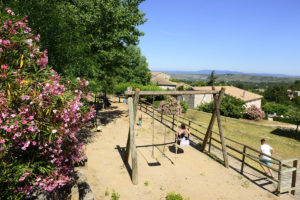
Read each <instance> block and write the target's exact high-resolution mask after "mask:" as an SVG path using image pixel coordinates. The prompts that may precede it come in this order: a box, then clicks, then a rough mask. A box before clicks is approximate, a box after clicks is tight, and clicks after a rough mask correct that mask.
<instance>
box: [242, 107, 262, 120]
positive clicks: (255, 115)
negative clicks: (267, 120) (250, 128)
mask: <svg viewBox="0 0 300 200" xmlns="http://www.w3.org/2000/svg"><path fill="white" fill-rule="evenodd" d="M246 115H247V118H248V119H254V120H256V121H259V120H262V119H263V118H264V117H265V112H264V111H263V110H262V109H260V108H259V107H257V106H256V105H254V104H252V105H251V106H250V107H249V108H247V114H246Z"/></svg>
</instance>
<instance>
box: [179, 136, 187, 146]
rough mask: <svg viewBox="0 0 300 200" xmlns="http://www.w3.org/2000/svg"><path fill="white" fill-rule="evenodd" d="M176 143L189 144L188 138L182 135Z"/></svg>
mask: <svg viewBox="0 0 300 200" xmlns="http://www.w3.org/2000/svg"><path fill="white" fill-rule="evenodd" d="M178 143H179V145H180V146H189V145H190V140H189V139H187V138H185V137H184V138H181V139H178Z"/></svg>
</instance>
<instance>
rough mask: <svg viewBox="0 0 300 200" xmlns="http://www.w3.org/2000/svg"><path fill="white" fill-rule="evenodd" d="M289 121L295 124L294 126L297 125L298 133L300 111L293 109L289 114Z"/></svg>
mask: <svg viewBox="0 0 300 200" xmlns="http://www.w3.org/2000/svg"><path fill="white" fill-rule="evenodd" d="M289 119H290V120H291V121H292V122H293V124H296V125H297V128H296V132H298V129H299V125H300V109H298V108H294V109H291V112H290V114H289Z"/></svg>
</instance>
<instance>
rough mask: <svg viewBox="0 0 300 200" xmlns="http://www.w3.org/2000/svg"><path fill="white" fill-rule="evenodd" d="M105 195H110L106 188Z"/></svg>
mask: <svg viewBox="0 0 300 200" xmlns="http://www.w3.org/2000/svg"><path fill="white" fill-rule="evenodd" d="M104 195H105V196H106V197H107V196H108V195H109V190H108V188H106V190H105V193H104Z"/></svg>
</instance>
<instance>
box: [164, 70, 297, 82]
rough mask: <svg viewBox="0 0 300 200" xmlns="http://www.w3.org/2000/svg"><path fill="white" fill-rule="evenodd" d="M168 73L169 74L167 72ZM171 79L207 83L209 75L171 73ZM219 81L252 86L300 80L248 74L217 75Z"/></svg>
mask: <svg viewBox="0 0 300 200" xmlns="http://www.w3.org/2000/svg"><path fill="white" fill-rule="evenodd" d="M166 73H167V72H166ZM169 74H171V78H175V79H181V80H190V81H197V80H199V81H206V80H207V78H208V76H209V74H196V73H194V74H189V73H187V74H184V73H173V74H172V73H170V72H169ZM216 77H217V81H218V82H220V81H224V82H244V83H251V84H256V83H257V84H260V83H265V84H292V83H294V82H295V81H296V80H299V79H300V78H296V77H275V76H262V75H259V76H257V75H247V74H216Z"/></svg>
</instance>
